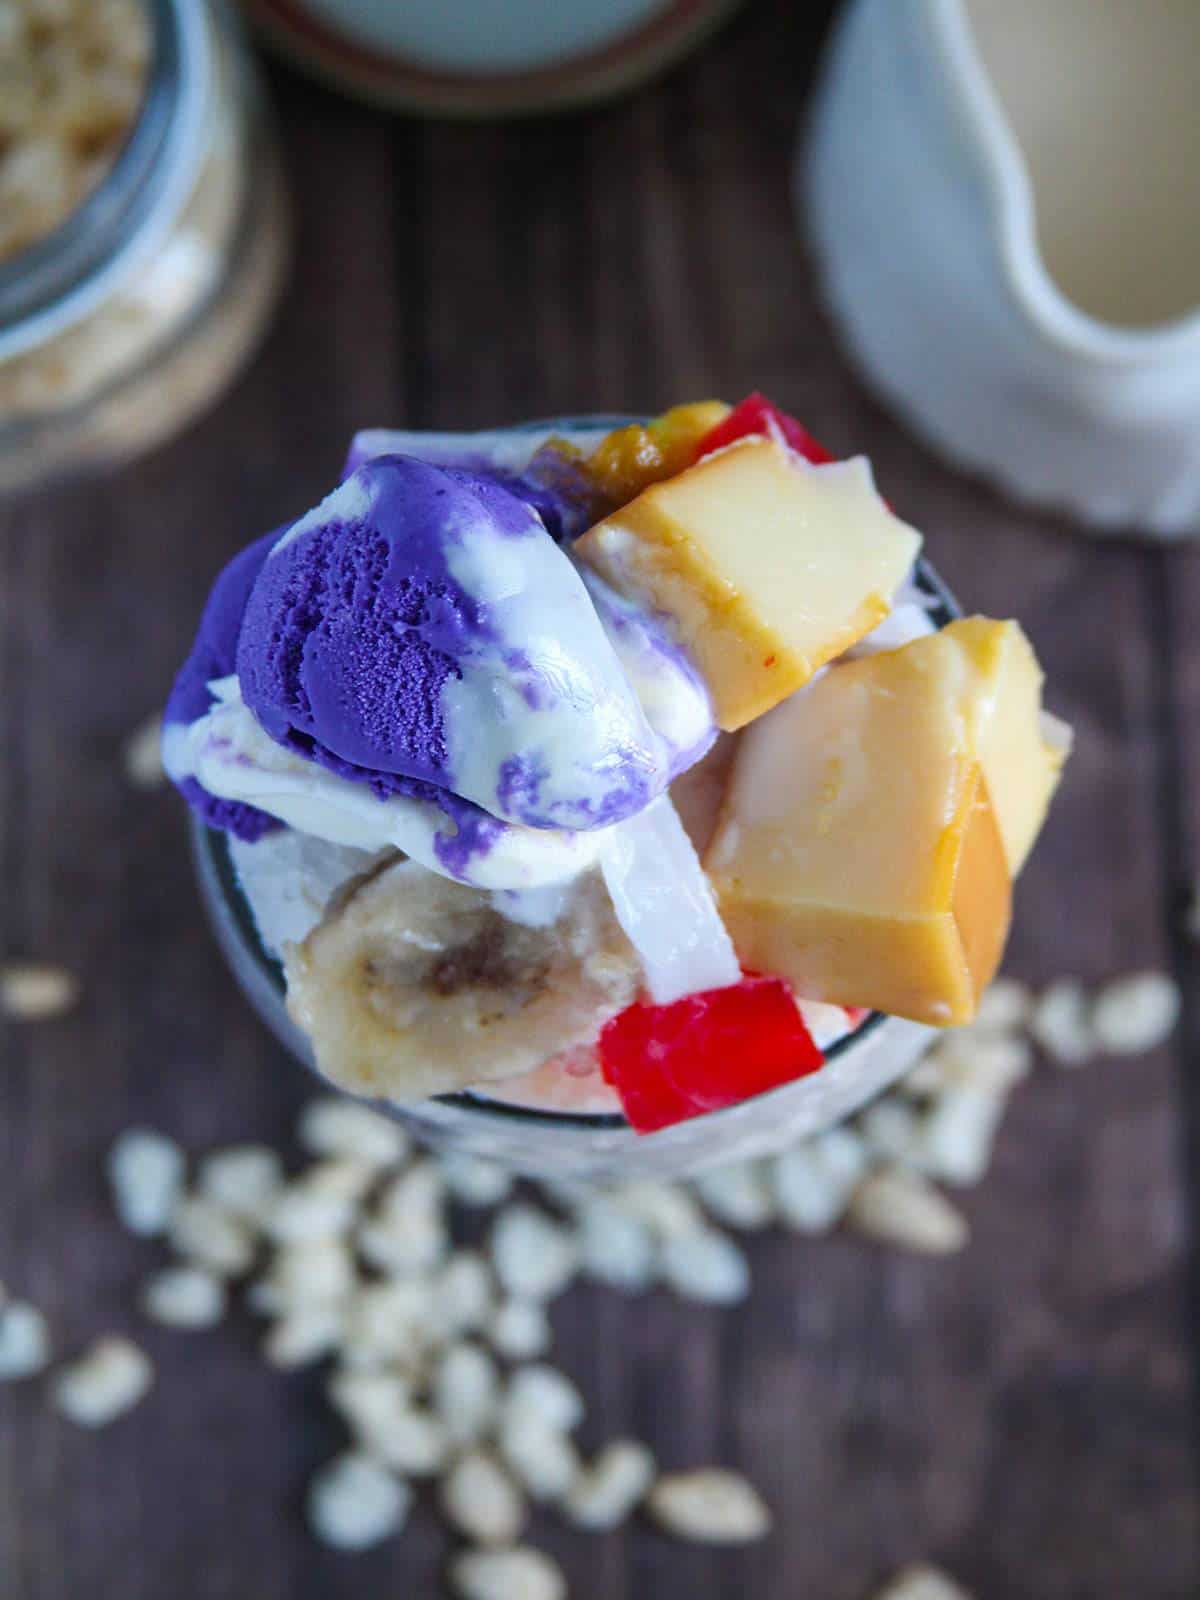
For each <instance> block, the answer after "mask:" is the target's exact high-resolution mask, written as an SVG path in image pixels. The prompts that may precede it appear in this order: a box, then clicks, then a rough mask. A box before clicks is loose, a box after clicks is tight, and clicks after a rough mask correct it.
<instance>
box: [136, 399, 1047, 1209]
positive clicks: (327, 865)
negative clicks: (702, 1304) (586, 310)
mask: <svg viewBox="0 0 1200 1600" xmlns="http://www.w3.org/2000/svg"><path fill="white" fill-rule="evenodd" d="M664 530H665V531H664ZM747 538H752V539H757V540H758V542H759V545H760V546H761V548H760V549H758V550H756V551H755V552H754V553H753V558H752V559H750V558H747V556H746V555H745V545H746V539H747ZM919 543H920V540H919V536H918V535H916V534H915V532H914V531H913V530H911V529H908V528H907V527H906V526H905V525H904V524H903V523H902V522H901V521H900V520H899V518H898V517H897V516H895V514H894V513H893V512H892V511H891V509H890V508H889V507H888V506H887V505H886V503H885V502H884V501H882V500H881V499H880V498H879V496H878V495H877V494H876V492H875V490H874V485H873V481H872V480H871V477H870V470H869V467H868V466H867V464H866V463H865V462H863V461H861V460H856V461H853V462H847V463H834V462H832V461H831V459H830V458H829V457H828V456H827V454H826V453H825V452H824V451H823V450H822V449H821V448H820V446H818V445H817V444H816V442H815V441H813V440H812V439H811V438H810V436H808V435H807V434H806V433H805V432H804V430H803V429H802V428H800V426H799V424H797V423H795V422H794V420H793V419H791V418H788V417H787V416H786V415H785V414H784V413H782V412H779V411H778V410H777V409H776V408H775V407H773V406H771V405H770V403H769V402H766V401H765V400H763V399H762V397H761V396H751V397H750V398H749V399H748V400H746V401H744V402H743V403H742V404H741V405H740V406H738V407H737V408H735V409H733V410H731V409H730V408H729V407H728V406H725V405H722V404H719V403H716V402H705V403H700V404H696V405H690V406H683V407H676V408H675V409H674V410H673V411H671V412H668V413H665V414H664V416H663V417H661V418H657V419H652V420H651V421H650V422H648V423H645V422H640V421H637V420H630V419H628V418H621V417H607V416H587V417H573V418H556V419H552V420H549V421H540V422H529V423H521V424H515V425H511V426H509V427H507V428H502V429H498V430H494V431H492V432H488V433H478V434H461V435H435V434H423V435H422V434H400V433H394V432H385V431H382V430H381V431H375V432H368V433H363V434H360V435H358V436H356V439H355V441H354V443H353V445H352V448H351V452H350V458H349V460H348V462H347V466H346V471H345V474H344V476H343V480H342V483H341V484H340V485H339V487H338V489H337V490H335V491H334V492H333V494H331V495H330V496H329V497H328V498H327V499H326V500H325V501H324V502H322V505H321V506H319V507H317V508H316V509H315V510H314V511H312V512H310V513H308V514H307V515H306V516H305V517H302V518H301V519H300V520H299V521H298V522H295V523H292V524H290V525H289V526H287V527H285V528H283V529H279V530H276V532H275V533H274V534H272V535H270V536H268V537H267V538H265V539H261V540H259V541H257V543H256V544H255V545H253V546H251V547H249V548H248V549H247V550H246V551H244V552H243V554H242V556H240V557H238V558H235V562H234V563H232V564H231V566H230V567H229V568H227V569H226V573H225V574H222V576H221V578H220V579H219V580H218V584H217V585H216V587H215V588H214V591H213V595H212V597H211V598H210V601H209V605H208V608H207V609H206V612H205V617H204V619H203V621H202V623H201V629H200V634H199V637H198V640H197V645H196V647H195V649H194V650H193V654H192V656H191V657H190V658H189V661H188V663H187V665H186V666H185V668H184V670H183V672H182V673H181V675H180V678H179V680H178V682H177V684H176V689H175V691H174V693H173V695H172V699H171V703H170V704H169V706H168V714H167V733H166V737H165V741H164V755H165V759H166V765H167V768H168V772H169V773H170V774H171V776H172V777H173V779H174V780H175V781H176V783H177V784H178V785H179V786H180V788H181V789H182V790H183V792H184V793H185V795H186V796H187V798H188V799H189V801H190V802H191V803H192V806H193V819H192V834H193V845H194V852H195V859H196V865H197V871H198V877H199V882H200V886H201V890H202V894H203V898H204V901H205V904H206V906H207V909H208V911H209V914H210V917H211V919H212V922H213V925H214V928H215V930H216V933H217V936H218V939H219V942H220V944H221V947H222V949H223V951H224V953H225V955H226V957H227V959H228V960H229V962H230V965H231V967H232V969H233V971H234V973H235V975H236V977H237V979H238V981H239V983H240V984H241V986H242V988H243V990H244V991H245V993H246V994H247V996H248V998H249V999H250V1000H251V1002H252V1004H253V1005H254V1007H255V1009H256V1010H257V1011H258V1012H259V1014H260V1016H261V1017H262V1018H263V1020H264V1021H265V1022H266V1023H267V1025H268V1026H269V1027H270V1028H271V1029H272V1031H273V1032H274V1033H275V1034H276V1035H277V1037H278V1038H279V1039H280V1040H281V1041H282V1042H283V1043H284V1044H285V1045H286V1046H287V1048H288V1049H289V1050H291V1051H292V1052H293V1053H294V1054H295V1055H296V1056H297V1057H299V1059H300V1060H302V1061H304V1062H305V1063H306V1064H307V1065H309V1066H310V1067H313V1068H315V1069H316V1070H318V1071H319V1072H320V1073H321V1074H322V1075H323V1076H325V1077H329V1078H331V1079H332V1080H333V1081H334V1082H335V1083H336V1084H337V1085H338V1086H339V1087H341V1088H344V1089H347V1090H348V1091H349V1092H352V1093H355V1094H358V1095H360V1096H362V1097H363V1098H367V1099H371V1100H373V1101H375V1102H377V1103H378V1104H380V1105H381V1106H383V1107H384V1108H386V1109H388V1110H392V1111H394V1112H395V1113H396V1114H397V1115H399V1116H401V1117H402V1118H403V1119H404V1120H405V1121H407V1122H409V1123H410V1124H411V1125H412V1126H413V1127H414V1129H415V1130H416V1131H417V1132H418V1133H419V1134H420V1136H421V1137H422V1138H425V1139H427V1140H428V1141H430V1142H434V1143H437V1144H440V1145H443V1146H449V1147H453V1148H455V1149H458V1150H462V1151H467V1152H470V1153H473V1154H476V1155H482V1156H487V1157H489V1158H491V1159H493V1160H497V1161H500V1162H502V1163H504V1164H506V1165H509V1166H511V1167H513V1168H515V1169H517V1170H520V1171H524V1172H529V1173H533V1174H537V1175H540V1176H543V1177H547V1176H548V1177H554V1178H558V1179H562V1180H564V1181H583V1180H587V1181H606V1180H613V1179H618V1178H623V1177H629V1176H653V1177H667V1176H677V1175H680V1174H683V1173H686V1172H690V1171H695V1170H697V1169H699V1168H703V1167H705V1166H709V1165H714V1164H719V1163H721V1162H726V1161H731V1160H738V1159H749V1158H752V1157H755V1156H758V1155H762V1154H767V1153H770V1152H772V1151H775V1150H779V1149H781V1148H784V1147H786V1146H787V1145H789V1144H791V1143H794V1142H795V1141H797V1140H799V1139H801V1138H804V1137H806V1136H808V1135H811V1134H814V1133H817V1132H819V1131H821V1130H823V1129H825V1128H828V1127H829V1126H831V1125H832V1124H834V1123H836V1122H837V1121H839V1120H841V1119H842V1118H844V1117H845V1116H847V1115H849V1114H850V1113H852V1112H853V1111H854V1110H856V1109H857V1108H858V1107H859V1106H861V1105H862V1104H863V1103H865V1102H866V1101H867V1100H869V1099H870V1098H871V1097H872V1096H873V1095H875V1094H876V1093H878V1092H879V1091H881V1090H882V1089H883V1088H884V1087H886V1085H887V1084H889V1083H890V1082H892V1081H893V1080H894V1079H895V1078H896V1077H898V1076H899V1075H900V1074H902V1073H903V1072H904V1071H905V1070H906V1069H907V1068H908V1067H909V1066H911V1065H912V1064H913V1063H914V1062H915V1061H916V1059H917V1058H918V1057H919V1056H920V1054H921V1053H922V1052H923V1050H924V1049H925V1048H926V1046H927V1044H928V1043H929V1041H930V1039H931V1038H932V1037H933V1036H934V1032H935V1028H936V1027H937V1026H941V1025H944V1024H950V1023H954V1022H960V1021H964V1020H969V1017H970V1015H971V1014H972V1013H973V1010H974V1007H975V1005H976V1004H977V1001H978V995H979V993H980V992H981V990H982V988H983V987H984V986H985V985H986V983H987V982H988V981H989V980H990V977H991V976H992V974H993V972H994V970H995V967H996V964H997V963H998V960H999V956H1000V951H1001V948H1002V945H1003V941H1004V937H1005V934H1006V932H1007V924H1008V906H1009V890H1010V885H1011V879H1012V877H1013V876H1014V875H1015V872H1016V871H1017V870H1019V867H1020V865H1021V863H1022V862H1023V859H1024V855H1025V854H1026V853H1027V851H1028V848H1029V846H1030V845H1031V843H1032V840H1033V837H1034V835H1035V834H1036V832H1037V829H1038V827H1039V826H1040V823H1041V820H1042V816H1043V814H1044V811H1045V808H1046V805H1047V804H1048V802H1049V798H1050V795H1051V793H1052V790H1053V787H1054V784H1055V782H1056V779H1057V774H1058V771H1059V768H1060V767H1061V764H1062V760H1063V757H1064V754H1065V748H1066V742H1065V738H1064V736H1063V733H1062V730H1061V726H1060V725H1054V724H1052V722H1051V721H1050V719H1046V718H1045V717H1044V715H1043V714H1042V713H1041V707H1040V685H1041V675H1040V672H1039V671H1038V670H1037V667H1036V662H1035V661H1034V658H1033V655H1032V651H1031V650H1030V649H1029V646H1028V643H1027V641H1025V639H1024V635H1023V634H1021V633H1020V630H1019V628H1017V626H1016V624H1012V623H992V622H990V621H988V620H987V619H983V618H975V619H966V620H957V619H959V618H960V613H959V610H958V607H957V605H956V604H955V601H954V599H953V597H952V596H951V595H950V594H949V593H948V591H947V590H946V589H945V586H944V585H943V584H942V583H941V582H940V580H939V579H938V578H937V576H936V574H935V573H934V572H933V571H932V569H931V568H930V567H929V566H928V564H927V563H926V562H924V561H923V560H922V559H921V558H920V557H919V555H918V554H917V551H918V548H919ZM281 558H282V559H281ZM739 563H740V565H739ZM796 569H799V570H801V571H802V572H804V573H805V579H804V582H803V584H802V585H800V586H799V587H797V586H796V585H795V584H794V583H793V582H792V576H791V574H792V573H793V571H794V570H796ZM789 584H790V585H791V588H790V589H789ZM772 590H778V591H783V593H782V602H781V603H780V602H779V601H778V600H777V599H776V598H775V597H774V596H773V595H772V593H771V591H772ZM381 597H382V598H381ZM698 597H699V599H698ZM701 602H702V603H701ZM381 619H382V622H381ZM464 619H467V620H466V621H465V620H464ZM468 622H469V626H468ZM597 622H599V627H597V626H596V624H597ZM942 630H947V631H944V632H943V631H942ZM431 663H432V667H431ZM439 663H443V665H442V666H441V667H439V665H438V664H439ZM364 664H365V668H364ZM827 664H828V670H826V667H827ZM610 667H611V669H612V670H611V672H610ZM433 669H437V670H436V671H433ZM431 671H433V676H432V677H431V676H430V674H431ZM385 702H386V705H385ZM401 702H403V707H404V709H403V714H402V717H401V722H402V723H403V729H402V730H401V732H400V733H399V734H398V733H397V732H396V729H397V727H398V726H399V724H398V723H397V722H396V719H395V714H394V713H395V707H396V705H397V704H400V703H401ZM381 705H384V706H385V710H386V713H387V715H386V716H385V715H383V713H381V711H380V706H381ZM430 707H432V708H433V710H432V712H431V710H430ZM388 717H391V718H392V720H391V721H390V722H389V721H388V720H387V719H388ZM422 717H424V718H425V719H426V722H427V723H428V726H429V727H431V728H433V729H434V734H435V737H432V738H431V737H430V736H429V734H428V731H426V732H424V733H422V734H421V735H420V737H421V738H423V739H424V740H425V743H424V745H422V746H421V747H420V748H419V749H418V747H417V746H418V744H419V743H420V740H419V739H417V740H416V742H414V739H415V735H414V729H416V727H417V723H418V722H420V720H421V718H422ZM455 719H457V721H456V720H455ZM585 724H586V725H585ZM614 730H615V731H614ZM402 745H403V747H404V748H403V750H402V751H401V755H400V757H399V758H396V752H397V751H398V750H400V747H401V746H402ZM618 750H619V752H620V758H619V759H617V758H616V756H614V751H618ZM564 752H565V753H564ZM572 760H574V761H575V762H576V765H575V768H574V769H573V771H574V776H573V777H572V779H571V782H569V783H568V782H566V781H565V780H564V774H567V773H568V772H569V771H571V770H572V769H571V766H570V763H571V761H572ZM430 779H432V780H433V783H432V787H431V785H430V781H429V780H430ZM443 786H444V788H443ZM439 807H441V808H442V809H439ZM443 810H444V811H445V812H446V813H447V814H448V815H449V817H450V819H451V820H450V822H449V823H447V820H446V816H445V815H443ZM880 819H883V821H882V822H881V820H880ZM893 822H894V827H892V826H890V824H891V823H893ZM889 834H892V835H894V836H893V837H888V835H889ZM926 835H928V839H926V837H925V836H926ZM927 846H928V847H927ZM781 852H782V853H781ZM839 852H840V854H839ZM843 880H845V889H844V892H843ZM884 880H886V881H884ZM881 883H882V884H883V887H882V888H881V887H880V884H881ZM489 1028H490V1029H492V1030H493V1031H491V1032H489V1031H488V1030H489ZM522 1031H523V1036H522ZM491 1042H494V1043H495V1054H496V1061H493V1060H491V1059H489V1055H488V1049H489V1044H490V1043H491Z"/></svg>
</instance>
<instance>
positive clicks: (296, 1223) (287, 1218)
mask: <svg viewBox="0 0 1200 1600" xmlns="http://www.w3.org/2000/svg"><path fill="white" fill-rule="evenodd" d="M357 1215H358V1207H357V1205H356V1203H355V1201H354V1199H353V1197H351V1196H348V1195H344V1194H337V1193H329V1192H328V1191H327V1190H325V1189H322V1188H321V1187H319V1186H314V1185H312V1184H310V1183H308V1182H307V1181H306V1180H305V1179H304V1178H298V1179H297V1180H296V1181H295V1182H294V1183H289V1184H285V1185H284V1187H283V1189H282V1190H281V1191H280V1192H279V1194H278V1195H277V1196H276V1198H275V1199H274V1200H273V1201H272V1203H271V1206H270V1208H269V1210H268V1212H267V1214H266V1217H265V1227H266V1231H267V1233H268V1234H269V1235H270V1236H271V1238H272V1239H274V1240H275V1242H276V1244H294V1245H315V1244H321V1243H324V1242H325V1241H326V1240H330V1239H335V1238H337V1237H338V1235H339V1234H343V1233H346V1232H348V1231H349V1229H350V1228H351V1226H352V1225H353V1223H354V1221H355V1219H356V1217H357Z"/></svg>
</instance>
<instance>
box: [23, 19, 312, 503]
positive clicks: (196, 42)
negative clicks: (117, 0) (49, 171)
mask: <svg viewBox="0 0 1200 1600" xmlns="http://www.w3.org/2000/svg"><path fill="white" fill-rule="evenodd" d="M144 3H145V8H146V13H147V19H148V23H149V26H150V33H151V55H150V64H149V69H148V73H147V78H146V83H145V87H144V92H143V95H142V99H141V102H140V105H139V109H138V111H137V115H136V119H135V121H134V123H133V125H132V127H131V129H130V132H129V135H128V137H127V139H126V140H125V142H124V144H123V146H122V149H121V151H120V154H119V155H118V157H117V159H116V161H115V162H114V164H113V166H112V168H111V170H110V171H109V172H108V173H107V175H106V176H105V177H104V178H103V179H102V180H101V182H100V183H99V185H98V186H97V187H96V188H95V189H94V190H93V192H92V193H91V194H90V195H88V197H87V198H86V199H85V200H84V201H83V202H82V204H80V205H79V207H78V208H77V209H76V210H75V211H74V212H73V213H72V214H71V215H70V216H69V217H68V218H67V220H66V221H65V222H64V223H63V224H62V225H61V226H60V227H58V228H57V229H55V231H54V232H52V233H50V234H48V235H47V236H46V237H45V238H43V239H41V240H39V241H38V242H37V243H35V244H33V245H31V246H30V247H29V248H28V249H26V250H24V251H22V252H21V253H20V254H18V255H16V256H14V257H12V258H11V259H9V260H7V261H5V262H4V263H3V264H0V490H7V489H15V488H23V487H28V486H30V485H32V484H34V483H36V482H40V481H43V480H44V479H46V478H48V477H50V476H53V475H56V474H58V473H62V472H66V471H70V470H73V469H77V468H81V467H85V466H93V465H101V464H104V463H108V462H113V461H117V460H120V459H123V458H126V457H129V456H131V455H133V454H135V453H136V452H138V451H141V450H144V449H147V448H149V447H150V446H151V445H153V444H156V443H158V442H160V441H161V440H163V439H165V438H166V437H168V436H169V435H170V434H172V433H174V432H175V431H177V430H178V429H179V428H181V427H182V426H183V425H184V423H185V422H186V421H188V420H189V418H191V417H192V416H193V415H194V414H195V413H196V412H197V411H199V410H200V409H201V408H202V407H203V406H205V405H206V404H208V403H209V402H210V401H211V400H212V399H213V398H214V397H215V396H216V394H217V393H218V392H219V391H220V390H221V389H222V388H224V387H225V385H226V384H227V383H228V382H229V381H230V380H231V379H232V377H233V375H234V373H235V371H236V370H237V368H238V367H239V366H240V365H241V363H242V362H243V361H244V360H245V358H246V357H247V355H248V354H249V352H250V350H251V348H252V346H253V344H254V342H255V340H256V339H257V337H258V335H259V334H260V332H261V331H262V329H263V327H264V325H265V323H266V320H267V318H268V316H269V314H270V312H271V310H272V308H273V306H274V303H275V299H276V295H277V291H278V288H279V286H280V283H281V280H282V274H283V266H284V263H285V259H286V237H287V229H286V207H285V201H284V194H283V185H282V180H281V175H280V168H279V162H278V158H277V154H276V151H275V146H274V143H273V140H272V139H271V137H270V136H269V134H270V130H269V128H268V127H267V126H266V120H265V110H264V105H263V101H262V95H261V92H260V89H259V85H258V82H257V79H256V77H255V74H254V71H253V68H252V65H251V62H250V59H249V55H248V51H247V48H246V45H245V41H244V38H243V36H242V34H241V32H240V30H239V27H238V24H237V21H236V19H235V17H234V16H233V13H232V11H231V10H230V9H229V7H228V6H227V5H225V4H224V3H223V0H144Z"/></svg>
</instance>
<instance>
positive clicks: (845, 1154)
mask: <svg viewBox="0 0 1200 1600" xmlns="http://www.w3.org/2000/svg"><path fill="white" fill-rule="evenodd" d="M867 1159H868V1158H867V1149H866V1146H865V1145H864V1144H863V1141H862V1139H861V1138H860V1136H859V1135H858V1134H857V1133H855V1132H854V1130H853V1129H852V1128H831V1129H830V1130H829V1132H828V1133H823V1134H818V1135H817V1137H816V1138H814V1139H808V1140H806V1141H805V1142H804V1143H803V1144H801V1145H797V1146H796V1148H795V1149H794V1150H788V1151H785V1152H784V1154H783V1155H781V1156H777V1157H776V1158H775V1160H774V1161H773V1162H772V1163H771V1164H770V1168H769V1170H770V1175H771V1185H772V1188H773V1190H774V1194H775V1203H776V1205H777V1206H778V1208H779V1214H780V1217H781V1218H782V1220H783V1221H784V1222H785V1223H786V1224H787V1226H788V1227H790V1228H795V1229H796V1231H797V1232H799V1233H809V1234H812V1233H825V1232H827V1231H828V1230H829V1229H830V1228H832V1227H833V1225H834V1223H835V1222H837V1221H838V1220H839V1219H840V1218H841V1217H842V1215H843V1214H844V1212H845V1210H846V1207H847V1206H848V1205H849V1203H850V1196H851V1194H853V1192H854V1189H855V1187H856V1186H857V1184H858V1182H859V1179H860V1178H861V1177H862V1175H863V1173H864V1172H865V1171H866V1168H867Z"/></svg>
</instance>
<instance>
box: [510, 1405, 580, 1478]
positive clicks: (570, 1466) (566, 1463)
mask: <svg viewBox="0 0 1200 1600" xmlns="http://www.w3.org/2000/svg"><path fill="white" fill-rule="evenodd" d="M497 1443H498V1445H499V1447H500V1454H501V1455H502V1456H503V1457H504V1460H505V1463H506V1464H507V1466H508V1467H509V1469H510V1470H511V1472H512V1474H513V1476H514V1477H515V1478H516V1480H517V1482H518V1483H520V1484H521V1486H522V1487H523V1488H524V1489H525V1490H526V1492H527V1493H528V1494H529V1495H530V1496H531V1497H532V1498H533V1499H534V1500H561V1499H562V1498H563V1496H564V1495H565V1494H566V1493H567V1492H568V1490H569V1489H570V1487H571V1485H572V1484H573V1483H574V1482H575V1479H576V1478H577V1477H578V1475H579V1452H578V1450H576V1448H575V1446H574V1444H573V1443H572V1442H571V1440H570V1439H569V1438H568V1436H567V1435H566V1434H565V1433H561V1432H560V1431H559V1430H558V1429H557V1428H554V1427H551V1426H550V1425H549V1424H548V1423H546V1422H544V1421H543V1420H542V1419H541V1418H540V1417H537V1416H535V1415H534V1414H533V1413H532V1412H531V1411H527V1410H525V1411H522V1410H517V1411H508V1412H506V1413H505V1417H504V1421H503V1422H502V1424H501V1426H500V1432H499V1435H498V1437H497Z"/></svg>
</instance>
